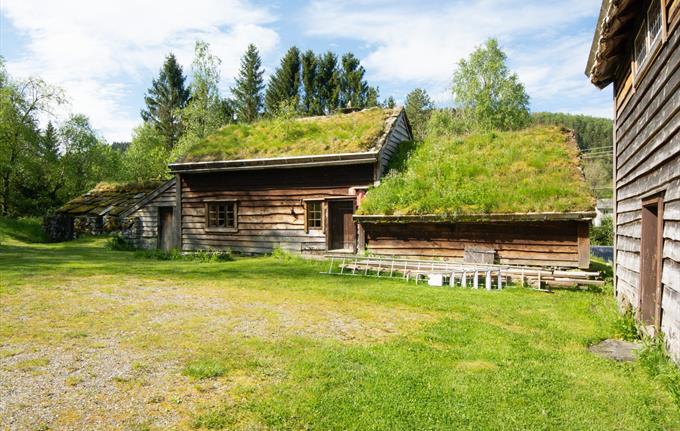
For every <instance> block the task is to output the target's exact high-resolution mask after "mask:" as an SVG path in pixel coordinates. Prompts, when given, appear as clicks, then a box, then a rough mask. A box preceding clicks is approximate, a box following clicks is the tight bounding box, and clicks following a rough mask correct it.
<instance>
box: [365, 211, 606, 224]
mask: <svg viewBox="0 0 680 431" xmlns="http://www.w3.org/2000/svg"><path fill="white" fill-rule="evenodd" d="M593 218H595V211H572V212H534V213H487V214H484V213H479V214H444V215H439V214H423V215H383V214H371V215H362V214H355V215H354V220H356V221H357V222H363V223H387V222H389V223H419V222H425V223H452V222H457V223H474V222H526V221H537V222H540V221H590V220H592V219H593Z"/></svg>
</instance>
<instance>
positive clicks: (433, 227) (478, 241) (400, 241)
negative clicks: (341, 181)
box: [363, 221, 589, 268]
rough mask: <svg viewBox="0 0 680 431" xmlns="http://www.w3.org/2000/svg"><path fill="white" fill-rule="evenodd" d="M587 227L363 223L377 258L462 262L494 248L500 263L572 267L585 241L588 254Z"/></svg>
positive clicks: (565, 224)
mask: <svg viewBox="0 0 680 431" xmlns="http://www.w3.org/2000/svg"><path fill="white" fill-rule="evenodd" d="M583 226H585V229H584V228H583ZM587 227H588V224H587V223H586V222H575V221H555V222H532V223H524V222H513V223H455V224H449V223H370V224H369V223H367V224H363V228H364V231H365V232H366V247H367V249H368V250H369V251H370V252H372V253H375V254H379V255H394V256H402V257H420V258H424V257H436V258H448V259H451V260H463V257H464V253H465V248H466V247H470V248H479V249H493V250H495V251H496V262H497V263H500V264H510V265H537V266H538V265H540V266H560V267H573V268H575V267H579V258H580V257H581V259H582V256H580V253H579V248H581V249H583V244H584V243H585V244H586V247H585V248H586V252H585V253H586V256H587V253H588V252H589V250H587V248H588V247H587V238H588V229H587ZM579 234H580V235H581V237H579ZM583 235H585V238H583ZM581 254H582V253H581ZM586 266H587V265H586Z"/></svg>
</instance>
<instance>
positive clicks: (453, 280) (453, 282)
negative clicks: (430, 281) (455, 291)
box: [449, 271, 456, 287]
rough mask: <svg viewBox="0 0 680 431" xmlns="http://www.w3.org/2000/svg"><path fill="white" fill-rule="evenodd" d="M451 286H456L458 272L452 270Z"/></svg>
mask: <svg viewBox="0 0 680 431" xmlns="http://www.w3.org/2000/svg"><path fill="white" fill-rule="evenodd" d="M449 286H451V287H456V272H455V271H451V278H449Z"/></svg>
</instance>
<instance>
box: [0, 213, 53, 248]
mask: <svg viewBox="0 0 680 431" xmlns="http://www.w3.org/2000/svg"><path fill="white" fill-rule="evenodd" d="M0 239H2V241H1V242H2V244H7V243H9V242H10V240H14V241H21V242H25V243H29V244H35V243H42V242H45V240H46V238H45V233H44V232H43V230H42V220H41V219H40V218H39V217H20V218H9V217H0Z"/></svg>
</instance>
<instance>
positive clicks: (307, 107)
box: [301, 49, 322, 115]
mask: <svg viewBox="0 0 680 431" xmlns="http://www.w3.org/2000/svg"><path fill="white" fill-rule="evenodd" d="M301 60H302V88H303V90H304V97H303V99H302V111H303V112H304V113H305V114H307V115H319V114H321V113H322V111H321V104H320V100H319V94H318V91H317V83H318V79H317V77H318V67H319V62H318V60H317V57H316V55H315V54H314V52H313V51H312V50H311V49H310V50H307V51H305V53H304V54H302V59H301Z"/></svg>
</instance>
